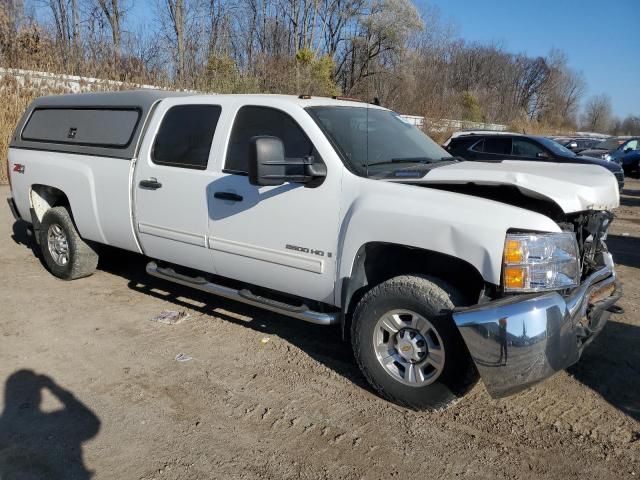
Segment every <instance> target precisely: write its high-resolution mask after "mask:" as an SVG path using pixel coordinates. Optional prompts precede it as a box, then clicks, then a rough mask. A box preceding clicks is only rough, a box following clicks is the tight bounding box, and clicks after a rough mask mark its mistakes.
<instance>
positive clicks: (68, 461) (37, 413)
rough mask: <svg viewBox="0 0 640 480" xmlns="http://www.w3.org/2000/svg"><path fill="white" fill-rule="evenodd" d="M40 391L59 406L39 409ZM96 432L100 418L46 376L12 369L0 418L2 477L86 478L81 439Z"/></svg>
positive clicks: (9, 479)
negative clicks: (48, 394)
mask: <svg viewBox="0 0 640 480" xmlns="http://www.w3.org/2000/svg"><path fill="white" fill-rule="evenodd" d="M44 390H48V392H49V393H51V394H52V395H53V396H54V397H55V398H56V399H57V400H58V401H59V402H60V403H61V404H62V405H63V408H61V409H59V410H54V411H52V412H43V411H42V410H41V407H42V399H43V391H44ZM99 430H100V420H99V418H98V417H97V416H96V415H95V414H94V413H93V412H92V411H91V410H90V409H89V408H88V407H87V406H85V405H84V404H83V403H82V402H80V401H79V400H78V399H77V398H75V396H74V395H73V394H72V393H71V392H69V391H67V390H65V389H64V388H62V387H61V386H60V385H58V384H56V383H55V382H54V381H53V380H52V379H51V378H50V377H48V376H46V375H37V374H36V373H35V372H33V371H32V370H19V371H16V372H15V373H13V374H12V375H11V376H10V377H9V378H8V379H7V381H6V384H5V391H4V410H3V412H2V416H1V417H0V479H2V480H18V479H19V480H27V479H28V480H32V479H34V480H36V479H37V480H39V479H48V480H57V479H70V480H71V479H73V480H84V479H89V478H91V477H92V476H93V472H91V471H89V470H88V469H87V467H86V466H85V464H84V459H83V455H82V443H83V442H85V441H87V440H89V439H90V438H92V437H94V436H95V435H96V434H97V433H98V431H99Z"/></svg>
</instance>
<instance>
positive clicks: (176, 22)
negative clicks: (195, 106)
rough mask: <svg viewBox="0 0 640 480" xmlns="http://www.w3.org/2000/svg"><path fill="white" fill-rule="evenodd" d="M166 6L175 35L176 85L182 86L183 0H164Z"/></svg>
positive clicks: (183, 48) (183, 52) (183, 58)
mask: <svg viewBox="0 0 640 480" xmlns="http://www.w3.org/2000/svg"><path fill="white" fill-rule="evenodd" d="M166 2H167V3H166V6H167V9H168V13H169V19H170V20H171V27H172V29H173V33H174V35H175V42H176V56H177V61H176V64H177V65H176V74H177V79H178V85H179V86H180V87H181V88H184V85H185V36H184V29H185V6H184V0H166Z"/></svg>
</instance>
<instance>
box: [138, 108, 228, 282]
mask: <svg viewBox="0 0 640 480" xmlns="http://www.w3.org/2000/svg"><path fill="white" fill-rule="evenodd" d="M214 101H215V98H213V99H212V102H214ZM220 114H221V106H220V105H219V104H215V103H211V104H202V103H201V102H199V104H188V105H185V104H184V100H179V99H167V100H165V101H163V102H162V103H161V104H160V105H159V106H158V110H157V112H156V113H155V114H154V115H153V120H152V121H151V123H150V125H149V128H148V130H147V131H148V133H147V135H146V137H145V140H144V142H143V144H142V147H141V149H140V156H139V158H138V160H137V164H136V169H135V175H134V184H133V188H134V196H135V197H134V200H135V210H134V211H135V215H134V228H135V229H136V230H137V232H138V237H139V239H140V243H141V246H142V249H143V251H144V253H145V254H146V255H147V256H149V257H152V258H156V259H160V260H165V261H168V262H172V263H176V264H179V265H184V266H188V267H191V268H196V269H200V270H205V271H210V272H214V268H213V261H212V258H211V252H210V250H209V249H208V248H207V228H208V220H207V219H208V208H207V206H208V202H207V185H208V184H209V183H210V182H211V180H212V178H213V176H214V173H212V172H211V170H208V167H209V164H210V163H213V161H214V160H215V153H214V152H211V144H212V141H213V138H214V134H215V132H216V126H217V125H218V120H219V119H220ZM210 157H211V162H210Z"/></svg>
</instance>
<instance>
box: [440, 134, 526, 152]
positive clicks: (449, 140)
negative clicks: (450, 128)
mask: <svg viewBox="0 0 640 480" xmlns="http://www.w3.org/2000/svg"><path fill="white" fill-rule="evenodd" d="M487 134H492V135H513V132H499V131H494V130H460V131H459V132H453V133H452V134H451V136H450V137H449V138H448V139H447V140H445V142H444V143H443V144H442V147H443V148H445V149H446V148H447V146H448V145H449V143H451V140H453V139H454V138H457V137H462V136H465V135H487Z"/></svg>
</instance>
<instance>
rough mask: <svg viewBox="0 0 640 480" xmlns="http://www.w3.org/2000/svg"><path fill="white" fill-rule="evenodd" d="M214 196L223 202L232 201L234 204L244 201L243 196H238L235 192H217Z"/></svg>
mask: <svg viewBox="0 0 640 480" xmlns="http://www.w3.org/2000/svg"><path fill="white" fill-rule="evenodd" d="M213 196H214V197H215V198H219V199H221V200H230V201H232V202H241V201H242V195H238V194H237V193H233V192H216V193H214V194H213Z"/></svg>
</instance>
